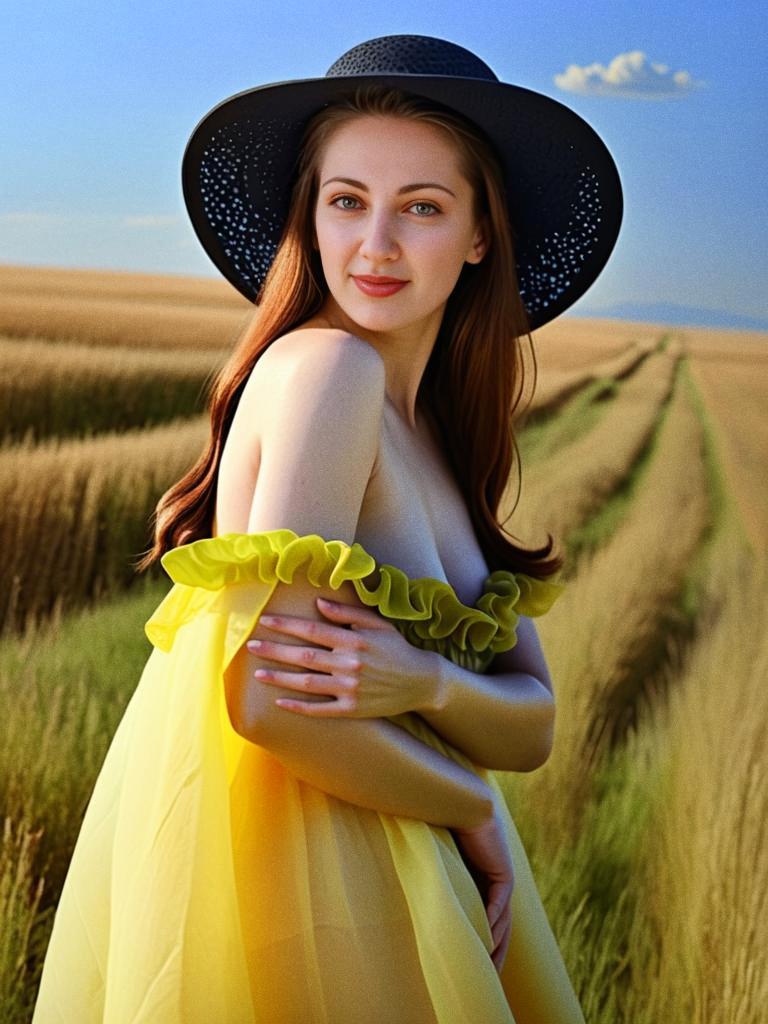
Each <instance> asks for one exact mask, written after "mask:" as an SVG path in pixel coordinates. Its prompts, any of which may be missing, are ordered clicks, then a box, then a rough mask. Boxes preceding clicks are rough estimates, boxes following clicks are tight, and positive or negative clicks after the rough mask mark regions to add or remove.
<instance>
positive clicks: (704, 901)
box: [638, 535, 768, 1024]
mask: <svg viewBox="0 0 768 1024" xmlns="http://www.w3.org/2000/svg"><path fill="white" fill-rule="evenodd" d="M735 536H736V535H734V538H735ZM711 569H712V571H711V575H710V578H709V580H708V581H707V583H708V588H709V595H710V600H709V604H708V606H709V607H710V609H711V611H710V614H709V615H708V616H707V617H706V620H705V621H702V624H701V625H702V627H703V628H702V631H701V634H700V636H699V639H698V642H697V643H696V645H695V647H694V648H693V649H692V651H691V652H690V655H689V657H688V658H687V660H686V661H685V663H684V665H683V668H682V671H681V672H679V673H676V674H675V676H674V678H670V679H669V683H668V685H667V687H666V688H665V691H666V692H665V693H664V694H660V693H657V694H651V695H649V700H648V705H647V711H646V714H645V716H644V722H643V743H644V745H645V747H646V749H647V751H648V754H647V756H646V758H645V763H647V764H653V765H655V766H658V767H657V768H656V770H655V773H656V774H657V775H659V774H660V777H661V782H660V784H659V785H658V786H657V788H656V792H655V794H654V796H655V799H654V801H653V813H652V817H651V820H650V822H649V828H648V832H647V846H646V851H645V854H646V855H645V857H644V858H643V863H644V867H645V870H644V871H643V874H642V877H638V884H639V885H640V886H641V887H642V890H643V893H644V899H645V901H646V904H647V907H648V914H649V917H650V919H651V921H652V923H653V926H654V931H655V932H656V933H657V934H658V935H659V936H661V939H662V941H661V943H660V945H659V947H657V948H658V955H657V962H656V963H655V964H652V965H651V966H652V967H653V969H654V975H655V980H656V983H655V985H654V986H653V987H652V989H651V990H649V991H648V992H647V993H646V994H647V997H648V1001H649V1010H650V1014H651V1019H655V1020H661V1019H664V1020H674V1021H678V1020H679V1021H685V1022H686V1024H761V1022H762V1021H764V1020H765V1009H766V1006H768V896H767V895H766V894H767V893H768V831H767V830H768V761H766V756H765V750H766V740H768V689H767V688H766V683H768V633H766V631H765V608H766V606H767V605H768V571H767V570H766V563H764V562H763V563H762V564H756V563H755V562H754V559H753V558H751V557H748V556H747V555H746V553H745V549H744V547H743V546H739V545H738V540H737V539H732V538H731V537H730V536H729V535H724V537H723V539H722V540H721V541H720V542H719V543H718V546H717V549H716V552H715V557H713V558H712V562H711ZM681 660H682V659H681ZM654 1015H655V1016H654Z"/></svg>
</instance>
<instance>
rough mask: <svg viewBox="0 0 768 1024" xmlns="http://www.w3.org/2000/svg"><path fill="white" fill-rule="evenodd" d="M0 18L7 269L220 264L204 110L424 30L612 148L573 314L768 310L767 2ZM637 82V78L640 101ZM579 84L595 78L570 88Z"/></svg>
mask: <svg viewBox="0 0 768 1024" xmlns="http://www.w3.org/2000/svg"><path fill="white" fill-rule="evenodd" d="M5 9H6V15H5V18H4V22H5V31H4V33H3V36H4V40H3V42H2V43H0V87H1V88H2V95H3V98H4V102H3V104H2V108H1V109H0V129H1V130H2V138H3V161H2V168H1V169H0V262H2V263H19V264H28V265H41V266H63V267H85V268H94V269H112V270H145V271H150V272H166V273H177V274H203V275H211V276H218V272H217V271H216V269H215V268H214V267H213V265H212V264H211V263H210V261H209V260H208V257H207V256H206V255H205V253H204V252H203V250H202V248H201V247H200V245H199V243H198V242H197V240H196V237H195V235H194V233H193V231H192V228H191V226H190V225H189V223H188V220H187V216H186V211H185V208H184V204H183V199H182V193H181V184H180V165H181V157H182V154H183V151H184V147H185V145H186V142H187V139H188V138H189V135H190V134H191V132H192V130H193V128H194V127H195V125H196V124H197V122H198V121H199V120H200V118H201V117H202V116H203V115H204V114H205V113H207V111H208V110H209V109H210V108H211V107H213V106H215V105H216V104H217V103H219V102H220V101H221V100H222V99H224V98H225V97H227V96H230V95H232V94H233V93H236V92H240V91H242V90H244V89H247V88H250V87H252V86H255V85H260V84H263V83H266V82H270V81H280V80H285V79H290V78H302V77H315V76H320V75H323V74H324V73H325V71H326V69H327V68H328V66H329V65H330V64H331V63H332V62H333V61H334V60H335V59H336V57H338V56H339V55H340V54H341V53H343V52H344V51H345V50H347V49H348V48H349V47H351V46H353V45H355V44H356V43H358V42H361V41H362V40H364V39H368V38H371V37H374V36H379V35H387V34H390V33H400V32H406V33H407V32H412V33H419V34H426V35H436V36H440V37H442V38H446V39H451V40H453V41H455V42H458V43H460V44H462V45H463V46H466V47H468V48H469V49H471V50H473V51H474V52H475V53H477V54H478V55H479V56H480V57H482V58H483V60H485V61H486V63H488V64H490V66H491V67H492V68H493V69H494V71H495V72H496V74H497V75H498V76H499V78H501V79H502V80H504V81H508V82H514V83H516V84H519V85H523V86H525V87H527V88H529V89H535V90H537V91H539V92H543V93H545V94H547V95H549V96H552V97H554V98H556V99H558V100H560V102H563V103H566V104H567V105H569V106H571V107H572V108H573V109H574V110H576V111H577V112H578V113H579V114H580V115H581V116H582V117H584V118H585V119H586V120H587V121H588V122H589V123H590V124H591V125H592V126H593V127H594V128H595V129H596V130H597V132H598V133H599V134H600V135H601V136H602V137H603V138H604V140H605V141H606V143H607V145H608V147H609V149H610V150H611V152H612V153H613V155H614V158H615V160H616V163H617V165H618V168H619V173H620V175H621V177H622V183H623V187H624V194H625V214H624V221H623V225H622V230H621V234H620V237H619V240H618V243H617V245H616V248H615V250H614V253H613V255H612V257H611V259H610V261H609V263H608V265H607V266H606V268H605V270H604V271H603V273H602V275H601V276H600V278H599V279H598V281H597V282H596V283H595V284H594V285H593V286H592V288H591V289H590V290H589V291H588V292H587V294H586V295H585V296H584V297H583V298H582V299H581V300H579V302H578V303H577V304H576V305H575V306H574V307H573V308H572V311H573V312H582V313H588V312H595V313H599V312H601V311H606V310H608V309H610V308H611V307H615V306H616V305H621V304H624V305H627V304H655V303H677V304H682V305H685V306H689V307H697V308H701V309H704V310H720V311H725V312H726V313H727V314H729V315H733V316H734V317H736V316H738V315H742V316H749V317H753V318H761V319H765V320H768V287H766V281H767V279H768V274H767V273H766V271H767V270H768V241H767V239H768V190H766V187H765V180H766V172H765V158H766V139H767V138H768V86H767V85H766V75H765V56H764V54H765V50H766V44H767V43H768V32H766V27H765V26H766V19H765V15H764V12H763V10H761V6H760V5H758V3H756V2H735V3H731V4H724V3H722V2H720V3H716V2H713V0H706V2H702V3H681V2H679V0H665V2H662V0H650V2H648V0H646V2H644V3H642V4H641V3H639V2H636V3H628V2H626V0H613V2H605V0H598V2H594V0H592V2H590V3H588V4H587V3H584V2H581V3H577V2H575V0H568V2H559V3H556V2H550V0H534V2H531V3H525V4H524V3H516V2H509V0H507V2H501V0H472V2H470V3H467V2H466V0H461V2H459V0H453V2H451V3H449V4H446V3H445V2H436V0H420V2H419V3H418V4H415V3H413V2H408V3H405V2H403V0H393V2H391V3H388V4H387V5H381V4H379V5H375V4H367V3H365V2H362V3H355V4H349V3H347V4H340V3H338V2H334V0H312V2H309V0H301V2H300V0H280V2H275V0H267V2H261V3H244V2H240V0H217V2H215V3H210V2H207V3H201V2H199V0H187V2H186V3H184V4H181V3H178V2H175V3H163V2H161V0H160V2H158V0H152V2H150V0H132V2H130V3H129V2H126V0H115V2H104V0H101V2H98V3H97V2H79V0H68V2H66V3H65V2H62V0H48V2H46V3H42V2H40V0H31V2H27V3H21V2H19V0H13V2H12V3H11V5H10V9H9V8H8V7H6V8H5ZM633 55H634V56H633ZM571 65H573V66H575V68H572V69H571V71H570V72H569V71H568V68H569V66H571ZM595 65H602V69H601V68H598V67H595ZM590 68H591V71H590V70H585V69H590ZM611 69H612V70H611ZM563 76H565V77H563ZM622 76H623V78H624V79H625V80H626V81H627V82H630V83H631V82H632V81H637V83H638V84H637V85H636V86H635V87H634V88H635V91H634V92H632V93H631V94H628V87H627V85H625V86H623V87H622V86H621V85H617V84H616V80H617V79H620V78H622ZM606 80H607V81H606ZM579 82H582V83H585V87H586V91H581V92H575V91H570V90H571V89H572V88H573V85H574V84H576V85H578V84H579ZM665 90H666V91H665Z"/></svg>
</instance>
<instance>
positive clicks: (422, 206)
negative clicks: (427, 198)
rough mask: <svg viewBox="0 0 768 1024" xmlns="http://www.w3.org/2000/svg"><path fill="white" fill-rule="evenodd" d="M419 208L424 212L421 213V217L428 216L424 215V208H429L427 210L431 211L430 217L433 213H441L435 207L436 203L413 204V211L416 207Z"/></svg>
mask: <svg viewBox="0 0 768 1024" xmlns="http://www.w3.org/2000/svg"><path fill="white" fill-rule="evenodd" d="M417 206H420V207H421V208H422V212H420V213H419V216H420V217H423V216H426V215H425V214H424V212H423V209H424V207H426V208H427V210H429V211H430V214H429V215H431V213H432V212H434V213H439V212H440V211H439V210H438V209H437V207H436V206H435V204H434V203H427V202H420V203H413V204H412V209H416V207H417Z"/></svg>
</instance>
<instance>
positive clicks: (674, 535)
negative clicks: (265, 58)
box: [0, 267, 768, 1024]
mask: <svg viewBox="0 0 768 1024" xmlns="http://www.w3.org/2000/svg"><path fill="white" fill-rule="evenodd" d="M0 285H2V296H3V297H2V299H0V366H1V367H2V368H3V382H2V383H1V384H0V403H3V408H4V410H5V411H6V415H5V418H4V422H5V430H4V433H3V435H2V439H1V440H0V499H1V500H0V541H1V542H2V548H3V551H4V552H5V556H6V557H5V558H4V560H3V561H4V568H3V572H4V580H3V582H4V586H3V587H2V591H0V593H1V595H2V596H1V597H0V716H1V717H2V721H3V722H4V723H5V725H4V740H5V742H4V743H3V744H1V745H0V816H1V817H2V833H1V834H2V840H1V841H2V852H1V853H0V934H2V942H1V943H0V1007H2V1011H3V1012H2V1019H3V1020H4V1021H7V1022H8V1024H20V1022H22V1021H28V1020H29V1019H30V1017H31V1012H32V1006H33V1003H34V998H35V994H36V990H37V983H38V980H39V971H40V968H41V965H42V959H43V956H44V953H45V948H46V944H47V939H48V936H49V934H50V928H51V924H52V918H53V913H54V910H55V906H56V902H57V898H58V894H59V892H60V891H61V885H62V883H63V879H64V875H65V872H66V869H67V864H68V861H69V857H70V856H71V852H72V848H73V846H74V842H75V839H76V837H77V834H78V830H79V825H80V822H81V820H82V816H83V813H84V811H85V807H86V805H87V802H88V799H89V796H90V792H91V789H92V786H93V783H94V781H95V778H96V776H97V774H98V771H99V768H100V766H101V763H102V761H103V758H104V755H105V753H106V750H107V747H108V746H109V742H110V739H111V737H112V736H113V734H114V732H115V729H116V727H117V724H118V722H119V721H120V717H121V715H122V713H123V711H124V709H125V707H126V704H127V702H128V700H129V699H130V696H131V693H132V691H133V687H134V686H135V685H136V683H137V681H138V679H139V676H140V674H141V670H142V667H143V665H144V663H145V661H146V658H147V656H148V654H149V646H148V643H147V641H146V638H145V636H144V633H143V623H144V622H145V621H146V619H147V618H148V617H149V615H150V613H151V612H152V610H153V609H154V608H155V607H156V605H157V603H158V602H159V600H160V599H161V597H162V596H163V595H164V594H165V593H166V592H167V590H168V586H169V582H168V579H167V578H166V577H164V576H163V575H162V573H160V572H154V573H148V574H147V575H146V576H144V577H140V578H138V577H136V575H135V573H134V572H133V570H132V560H133V559H134V558H135V557H136V555H137V553H138V552H139V551H140V550H142V549H143V548H144V547H145V546H146V544H147V543H148V542H149V532H148V523H149V516H150V514H151V511H152V509H153V507H154V503H155V502H156V500H157V498H158V497H159V495H160V494H161V493H162V492H163V490H165V489H166V488H167V487H168V486H169V485H170V483H172V482H173V481H174V480H176V479H178V477H179V476H180V475H181V474H182V473H183V472H184V471H185V469H186V468H187V467H188V466H189V465H191V463H192V462H193V461H194V460H195V458H196V457H197V455H198V453H199V451H200V449H201V447H202V445H203V444H204V443H205V441H206V439H207V436H208V434H207V431H208V424H207V418H206V416H205V415H204V413H202V411H201V410H202V405H201V404H200V403H201V398H202V395H203V390H204V387H205V383H206V381H207V380H208V379H209V377H210V375H211V374H212V373H213V372H214V371H215V369H216V367H217V366H218V365H219V363H220V361H221V360H222V359H224V358H226V354H227V351H228V349H229V348H231V346H232V345H233V343H234V341H235V340H236V337H237V334H238V332H239V331H240V330H241V329H242V327H243V326H244V324H245V322H246V321H247V317H248V315H249V307H248V304H247V303H245V300H242V299H241V298H240V297H239V296H237V295H236V293H234V291H233V289H231V288H230V287H229V286H228V285H227V284H226V283H225V282H223V281H221V282H219V281H208V280H199V279H194V278H189V279H185V278H175V277H171V276H168V277H162V276H156V275H142V274H117V273H113V274H110V273H102V274H99V273H96V272H77V271H65V270H59V269H57V268H46V269H37V268H34V269H33V268H14V267H2V268H0ZM534 344H535V351H536V357H537V363H538V374H539V378H538V387H537V392H536V395H535V396H534V402H533V403H532V405H531V409H530V413H529V415H528V416H527V417H526V419H525V420H524V422H523V423H522V425H521V426H520V433H519V444H520V451H521V457H522V463H523V489H522V493H521V497H520V500H519V501H518V502H517V504H516V506H515V507H514V508H510V507H505V505H504V502H503V503H502V506H503V509H502V510H503V512H504V516H503V518H504V520H505V528H506V529H507V530H508V531H509V532H511V533H512V534H514V535H515V536H516V537H518V538H522V539H523V540H524V541H525V542H526V543H527V544H530V545H533V544H534V543H540V542H541V541H542V540H543V538H544V534H545V533H546V531H550V532H552V533H553V534H554V535H555V536H556V537H557V538H558V539H560V540H561V541H562V544H563V546H564V549H565V551H566V553H567V559H566V566H565V569H564V578H565V580H566V582H567V587H566V590H565V591H564V593H563V595H562V597H561V598H560V600H559V601H558V602H556V604H555V605H554V607H553V608H552V610H551V611H550V612H549V613H548V614H547V615H546V616H543V617H542V618H541V619H539V620H537V628H538V631H539V635H540V637H541V641H542V645H543V647H544V651H545V654H546V656H547V661H548V664H549V666H550V670H551V674H552V679H553V684H554V689H555V696H556V709H557V710H556V728H555V743H554V748H553V752H552V754H551V756H550V758H549V759H548V761H547V762H546V764H544V765H543V766H542V767H541V768H539V769H538V770H537V771H535V772H531V773H524V774H516V773H511V772H510V773H505V772H500V773H497V775H498V778H499V781H500V783H501V785H502V788H503V790H504V793H505V796H506V798H507V800H508V803H509V806H510V809H511V811H512V813H513V815H514V817H515V821H516V823H517V825H518V828H519V831H520V834H521V837H522V839H523V842H524V844H525V846H526V849H527V851H528V853H529V859H530V862H531V866H532V868H533V871H534V874H535V876H536V880H537V883H538V886H539V889H540V892H541V894H542V899H543V900H544V903H545V906H546V908H547V913H548V915H549V917H550V921H551V923H552V927H553V930H554V932H555V934H556V936H557V938H558V941H559V943H560V946H561V949H562V951H563V956H564V958H565V960H566V964H567V966H568V969H569V972H570V974H571V977H572V979H573V981H574V985H575V987H576V989H577V992H578V994H579V998H580V999H581V1002H582V1005H583V1007H584V1012H585V1016H586V1019H587V1021H588V1022H589V1024H658V1022H660V1021H664V1022H665V1024H759V1022H761V1021H762V1020H764V1019H765V1006H766V1005H768V964H766V957H767V956H768V934H766V931H768V916H767V915H766V913H765V910H766V908H765V905H764V904H765V899H766V897H765V893H766V891H768V852H767V851H768V844H766V842H765V835H764V833H765V829H766V822H768V806H766V805H767V804H768V761H767V760H766V756H765V754H764V751H765V746H766V744H765V739H766V736H765V733H766V722H768V686H766V683H768V631H767V630H766V629H765V608H766V606H767V601H768V567H767V566H768V559H766V551H768V518H767V517H766V513H765V509H766V507H767V504H768V502H767V501H766V499H767V498H768V493H766V492H767V490H768V483H767V482H766V481H768V465H767V462H768V426H767V425H766V423H767V421H766V419H765V416H764V414H763V410H764V408H765V401H766V390H767V389H768V377H767V376H766V374H765V372H764V371H765V368H766V366H767V365H768V335H760V334H754V333H751V334H747V333H741V332H726V331H706V330H704V329H694V328H673V327H669V326H667V325H664V324H641V323H627V322H622V321H608V320H605V321H599V320H591V321H588V320H583V319H576V318H568V317H567V316H565V317H560V318H559V319H558V320H556V321H555V322H554V323H553V324H550V325H547V327H545V328H542V329H541V331H539V332H536V334H535V335H534ZM89 355H90V357H91V358H89ZM139 378H141V380H142V381H143V387H142V390H141V396H142V400H143V401H140V402H138V403H136V400H135V397H136V382H137V380H138V379H139ZM104 396H107V398H108V399H111V401H110V400H106V399H104V400H103V398H104ZM89 410H90V411H89ZM520 1024H525V1022H520Z"/></svg>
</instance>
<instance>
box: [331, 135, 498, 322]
mask: <svg viewBox="0 0 768 1024" xmlns="http://www.w3.org/2000/svg"><path fill="white" fill-rule="evenodd" d="M319 171H320V174H319V188H318V198H317V206H316V209H315V232H316V241H317V246H318V248H319V251H320V258H321V262H322V266H323V272H324V274H325V279H326V281H327V283H328V288H329V290H330V293H331V296H332V297H333V299H335V301H336V303H337V304H338V306H339V307H340V308H341V310H342V311H343V313H344V314H346V316H347V317H349V319H350V320H351V321H352V323H353V325H354V324H358V325H359V326H361V327H364V328H366V329H367V330H369V331H384V332H392V331H398V330H403V329H409V328H414V327H415V328H417V329H418V328H419V327H423V328H424V329H425V330H428V329H429V328H430V327H434V328H435V329H436V328H437V326H439V323H440V319H441V318H442V313H443V310H444V308H445V303H446V300H447V299H448V296H449V295H450V294H451V292H452V290H453V288H454V285H455V284H456V281H457V279H458V277H459V274H460V272H461V269H462V267H463V265H464V262H465V261H469V262H470V263H479V262H480V260H481V259H482V258H483V255H484V253H485V249H486V245H485V241H484V238H483V233H482V231H481V229H480V228H479V226H478V225H477V224H476V223H475V220H474V215H473V195H472V188H471V186H470V184H469V182H468V181H467V180H466V178H464V177H463V175H462V174H461V172H460V170H459V163H458V155H457V152H456V150H455V148H454V146H453V144H452V143H451V141H450V139H449V137H448V136H447V135H446V134H445V133H444V132H442V131H441V130H440V129H439V128H437V127H436V126H434V125H430V124H425V123H423V122H418V121H412V120H407V119H405V118H396V117H373V116H361V117H358V118H355V119H354V120H353V121H350V122H347V123H346V124H343V125H341V126H340V127H339V128H337V129H336V131H335V132H334V133H333V135H332V136H331V137H330V139H329V141H328V142H327V144H326V146H325V149H324V152H323V153H322V156H321V160H320V167H319ZM376 277H388V278H396V279H397V280H398V282H402V284H401V285H400V286H399V287H398V286H397V285H395V287H392V286H391V285H390V286H389V287H387V286H386V285H379V286H376V284H375V282H374V283H373V285H371V284H368V285H366V283H365V281H364V280H360V278H369V279H370V278H376Z"/></svg>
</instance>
